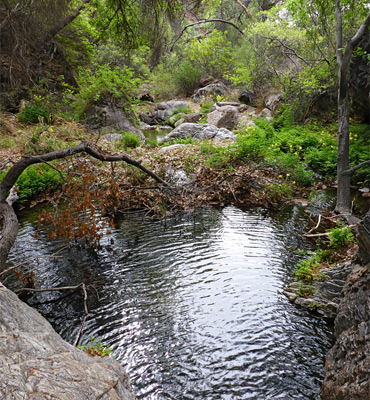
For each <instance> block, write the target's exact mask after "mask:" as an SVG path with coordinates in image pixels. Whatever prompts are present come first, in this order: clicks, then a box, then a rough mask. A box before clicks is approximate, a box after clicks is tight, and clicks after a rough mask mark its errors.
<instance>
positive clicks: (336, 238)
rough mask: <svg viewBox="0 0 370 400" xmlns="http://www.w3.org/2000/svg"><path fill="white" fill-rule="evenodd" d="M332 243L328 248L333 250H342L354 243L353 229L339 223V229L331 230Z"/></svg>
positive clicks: (330, 238)
mask: <svg viewBox="0 0 370 400" xmlns="http://www.w3.org/2000/svg"><path fill="white" fill-rule="evenodd" d="M329 240H330V243H329V245H328V247H330V248H333V249H341V248H343V247H345V246H349V245H350V244H351V243H353V233H352V232H351V228H348V227H345V226H344V225H343V224H340V223H338V224H337V227H335V228H333V229H330V230H329Z"/></svg>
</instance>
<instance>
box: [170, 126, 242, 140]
mask: <svg viewBox="0 0 370 400" xmlns="http://www.w3.org/2000/svg"><path fill="white" fill-rule="evenodd" d="M185 138H193V139H195V140H206V139H218V140H236V136H235V135H234V134H233V133H232V132H230V131H229V130H227V129H225V128H220V129H219V128H217V127H216V126H214V125H208V124H207V125H205V124H192V123H184V124H181V125H180V126H178V127H177V128H175V129H174V130H173V131H172V132H170V133H169V134H168V135H166V136H165V137H164V138H162V142H169V141H170V140H173V139H185Z"/></svg>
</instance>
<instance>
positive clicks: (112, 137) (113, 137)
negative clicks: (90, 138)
mask: <svg viewBox="0 0 370 400" xmlns="http://www.w3.org/2000/svg"><path fill="white" fill-rule="evenodd" d="M103 139H105V140H107V141H108V142H116V141H120V140H122V135H121V134H120V133H107V134H106V135H104V136H103Z"/></svg>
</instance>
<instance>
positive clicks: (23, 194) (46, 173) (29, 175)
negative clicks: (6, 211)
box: [16, 164, 63, 203]
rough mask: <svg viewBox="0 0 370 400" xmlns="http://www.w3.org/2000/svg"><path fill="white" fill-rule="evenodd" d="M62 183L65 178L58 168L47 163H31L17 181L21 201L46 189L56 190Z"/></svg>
mask: <svg viewBox="0 0 370 400" xmlns="http://www.w3.org/2000/svg"><path fill="white" fill-rule="evenodd" d="M62 184H63V178H62V176H61V175H60V173H59V172H58V171H57V170H55V169H53V168H52V167H50V166H48V165H46V164H40V165H31V166H29V167H28V168H27V169H26V170H24V171H23V173H22V174H21V176H20V177H19V178H18V180H17V182H16V186H17V188H18V190H19V193H18V196H19V202H21V203H22V202H25V201H27V200H28V199H30V198H32V197H34V196H36V195H38V194H40V193H42V192H44V191H46V190H49V191H51V190H55V189H57V188H59V187H61V186H62Z"/></svg>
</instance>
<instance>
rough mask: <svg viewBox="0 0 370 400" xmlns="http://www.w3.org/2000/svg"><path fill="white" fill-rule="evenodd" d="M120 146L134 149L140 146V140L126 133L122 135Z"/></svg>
mask: <svg viewBox="0 0 370 400" xmlns="http://www.w3.org/2000/svg"><path fill="white" fill-rule="evenodd" d="M121 142H122V145H123V147H124V148H132V149H134V148H136V147H139V146H140V144H141V141H140V138H139V137H138V136H136V135H134V134H133V133H130V132H126V133H124V134H123V135H122V140H121Z"/></svg>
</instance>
